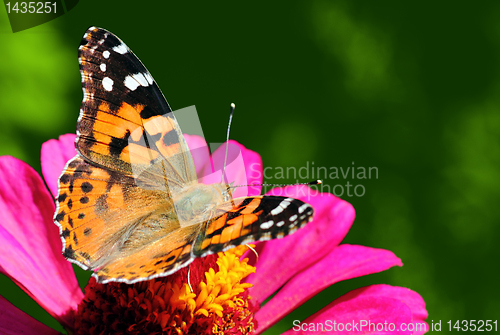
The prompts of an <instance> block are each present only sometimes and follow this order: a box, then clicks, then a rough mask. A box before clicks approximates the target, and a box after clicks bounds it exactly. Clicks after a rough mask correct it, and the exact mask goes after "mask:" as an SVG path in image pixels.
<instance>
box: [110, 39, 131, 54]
mask: <svg viewBox="0 0 500 335" xmlns="http://www.w3.org/2000/svg"><path fill="white" fill-rule="evenodd" d="M113 51H114V52H118V53H119V54H121V55H124V54H126V53H127V52H128V48H127V46H126V45H125V44H123V42H122V43H120V45H117V46H116V47H113Z"/></svg>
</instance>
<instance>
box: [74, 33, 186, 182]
mask: <svg viewBox="0 0 500 335" xmlns="http://www.w3.org/2000/svg"><path fill="white" fill-rule="evenodd" d="M79 49H80V52H79V62H80V71H81V75H82V86H83V92H84V99H83V102H82V108H81V112H80V118H79V121H78V125H77V134H78V140H77V144H76V146H77V149H78V151H79V152H80V153H81V154H82V156H83V157H85V158H86V159H88V160H89V161H91V162H93V163H95V164H98V165H100V166H102V167H104V168H108V169H111V170H115V171H118V172H120V173H123V174H128V175H135V176H137V175H138V174H137V171H143V170H145V169H148V168H149V167H150V166H151V165H152V164H157V165H163V166H162V167H161V168H157V169H152V171H151V172H152V173H156V174H158V175H160V176H161V177H164V175H165V174H166V175H168V176H169V178H170V179H172V181H173V182H176V183H177V184H180V183H182V182H184V183H185V182H188V181H192V180H195V179H196V172H195V169H194V164H193V161H192V158H191V155H190V154H189V149H188V147H187V144H186V142H185V140H184V138H183V136H182V133H181V130H180V128H179V126H178V123H177V121H176V119H175V116H174V114H173V113H172V110H171V109H170V107H169V105H168V103H167V101H166V99H165V98H164V96H163V94H162V93H161V91H160V89H159V87H158V85H157V84H156V82H155V81H154V80H153V78H152V76H151V74H150V73H149V72H148V70H147V69H146V68H145V67H144V65H143V64H142V63H141V61H140V60H139V59H138V58H137V57H136V56H135V55H134V53H133V52H132V51H131V50H130V49H129V48H128V47H127V46H126V45H125V44H124V43H123V41H121V40H120V39H119V38H118V37H116V36H115V35H113V34H112V33H110V32H108V31H106V30H104V29H101V28H95V27H91V28H89V29H88V30H87V32H86V33H85V35H84V38H83V40H82V43H81V45H80V48H79ZM174 155H175V156H176V157H174ZM160 162H164V164H160Z"/></svg>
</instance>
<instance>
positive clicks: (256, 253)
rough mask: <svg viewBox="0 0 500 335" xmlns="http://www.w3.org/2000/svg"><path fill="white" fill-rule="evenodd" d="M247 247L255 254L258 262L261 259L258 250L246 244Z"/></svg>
mask: <svg viewBox="0 0 500 335" xmlns="http://www.w3.org/2000/svg"><path fill="white" fill-rule="evenodd" d="M246 246H247V247H248V249H250V250H252V251H253V253H254V254H255V257H256V258H257V259H256V260H258V259H259V253H258V252H257V250H255V249H254V248H253V247H252V246H251V245H250V244H248V243H247V244H246Z"/></svg>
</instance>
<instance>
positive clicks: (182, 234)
mask: <svg viewBox="0 0 500 335" xmlns="http://www.w3.org/2000/svg"><path fill="white" fill-rule="evenodd" d="M79 62H80V70H81V74H82V86H83V95H84V97H83V103H82V108H81V111H80V117H79V118H78V123H77V135H78V137H77V139H76V149H77V151H78V155H77V156H75V157H74V158H72V159H71V160H70V161H69V162H68V164H67V165H66V167H65V168H64V171H63V173H62V174H61V177H60V178H59V194H58V197H57V209H56V213H55V215H54V220H55V223H56V224H57V225H58V226H59V227H60V233H61V239H62V241H63V254H64V256H65V257H66V258H67V259H68V260H69V261H71V262H73V263H76V264H78V265H79V266H80V267H82V268H84V269H91V270H93V271H94V274H93V275H94V276H95V277H96V278H97V280H98V281H99V282H101V283H107V282H109V281H121V282H126V283H134V282H137V281H141V280H147V279H151V278H155V277H159V276H166V275H169V274H172V273H173V272H175V271H177V270H178V269H180V268H181V267H184V266H186V265H188V264H189V263H190V262H192V261H193V259H194V258H195V257H203V256H206V255H208V254H212V253H216V252H219V251H223V250H226V249H229V248H231V247H234V246H237V245H240V244H245V243H249V242H252V241H262V240H269V239H272V238H280V237H284V236H286V235H288V234H290V233H292V232H293V231H295V230H297V229H298V228H300V227H301V226H303V225H304V224H305V223H307V222H308V221H310V220H311V219H312V215H313V209H312V207H311V206H310V205H308V204H306V203H304V202H302V201H300V200H296V199H292V198H285V197H278V196H256V197H243V198H235V199H233V198H232V195H231V192H230V187H229V186H228V185H227V184H226V183H220V184H212V185H204V184H199V183H198V181H197V176H196V170H195V167H194V163H193V158H192V155H191V153H190V151H189V149H188V147H187V144H186V141H185V139H184V136H183V135H182V132H181V129H180V128H179V125H178V122H177V121H176V118H175V116H174V115H173V113H172V110H171V109H170V106H169V105H168V103H167V101H166V100H165V98H164V97H163V94H162V93H161V91H160V88H159V87H158V85H157V84H156V83H155V81H154V80H153V78H152V77H151V75H150V74H149V72H148V71H147V70H146V68H145V67H144V65H143V64H142V63H141V61H140V60H139V59H138V58H137V57H136V56H135V55H134V54H133V53H132V51H131V50H130V49H129V48H128V47H127V46H126V45H125V44H124V43H123V42H122V41H121V40H120V39H119V38H118V37H117V36H115V35H113V34H112V33H110V32H108V31H106V30H104V29H100V28H95V27H91V28H89V30H88V31H87V32H86V33H85V35H84V37H83V40H82V43H81V45H80V47H79Z"/></svg>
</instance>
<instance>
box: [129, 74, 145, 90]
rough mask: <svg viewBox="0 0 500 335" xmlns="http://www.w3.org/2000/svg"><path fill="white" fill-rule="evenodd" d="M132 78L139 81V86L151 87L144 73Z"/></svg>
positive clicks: (134, 75)
mask: <svg viewBox="0 0 500 335" xmlns="http://www.w3.org/2000/svg"><path fill="white" fill-rule="evenodd" d="M132 77H134V79H135V80H137V81H138V82H139V84H141V86H144V87H145V86H148V85H149V83H148V81H147V80H146V77H144V75H143V74H142V73H136V74H133V75H132Z"/></svg>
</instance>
